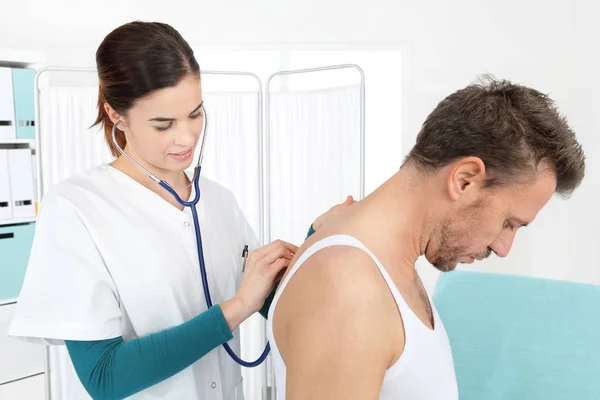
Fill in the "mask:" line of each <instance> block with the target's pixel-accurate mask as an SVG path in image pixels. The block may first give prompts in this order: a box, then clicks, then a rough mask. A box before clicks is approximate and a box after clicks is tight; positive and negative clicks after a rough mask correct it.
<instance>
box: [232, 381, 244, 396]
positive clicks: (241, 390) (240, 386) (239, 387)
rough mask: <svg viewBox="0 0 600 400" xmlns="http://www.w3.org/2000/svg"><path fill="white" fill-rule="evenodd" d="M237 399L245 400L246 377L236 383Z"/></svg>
mask: <svg viewBox="0 0 600 400" xmlns="http://www.w3.org/2000/svg"><path fill="white" fill-rule="evenodd" d="M234 393H235V397H234V399H235V400H244V378H242V379H240V382H239V383H238V384H237V385H235V391H234Z"/></svg>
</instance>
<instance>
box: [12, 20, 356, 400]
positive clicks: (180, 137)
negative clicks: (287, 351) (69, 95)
mask: <svg viewBox="0 0 600 400" xmlns="http://www.w3.org/2000/svg"><path fill="white" fill-rule="evenodd" d="M96 63H97V69H98V74H99V81H100V89H99V97H98V110H99V115H98V119H97V121H96V124H101V125H103V126H104V131H105V136H106V140H107V143H108V146H109V147H110V150H111V152H112V154H113V155H114V156H115V157H117V158H116V159H115V161H113V162H112V163H110V164H103V165H100V166H98V167H96V168H93V169H91V170H89V171H87V172H84V173H82V174H80V175H77V176H74V177H71V178H69V179H67V180H65V181H63V182H62V183H60V184H58V185H56V186H55V187H53V188H52V190H51V191H50V192H49V193H48V194H47V195H46V196H45V197H44V201H43V203H42V204H41V207H40V214H39V218H38V222H37V228H36V234H35V239H34V243H33V247H32V251H31V256H30V263H29V266H28V269H27V273H26V277H25V281H24V284H23V288H22V291H21V294H20V296H19V300H18V304H17V308H16V312H15V315H14V319H13V321H12V324H11V327H10V329H9V335H10V336H17V337H25V338H29V339H37V340H41V341H43V342H45V343H50V344H64V345H65V346H59V347H58V348H57V349H58V351H59V352H63V354H62V357H58V358H57V364H58V365H53V368H55V370H54V371H53V372H54V373H53V374H51V379H52V383H53V385H54V386H55V387H56V386H58V387H59V393H58V396H57V398H59V399H61V400H81V399H89V398H90V396H91V397H92V398H95V399H122V398H126V397H127V398H132V399H133V398H135V399H159V398H160V399H177V400H182V399H185V400H193V399H197V400H200V399H202V400H208V399H219V400H221V399H223V400H229V399H243V391H242V377H241V368H240V366H239V365H238V364H237V363H235V362H234V361H233V360H232V359H231V358H230V357H229V356H228V354H227V353H226V351H225V350H224V349H223V347H222V346H221V345H222V344H223V343H228V344H229V345H230V346H231V348H232V349H233V351H234V352H235V353H236V354H238V355H239V354H240V343H239V333H238V331H239V330H238V329H237V328H238V326H239V325H240V324H241V323H242V322H243V321H244V320H246V319H247V318H248V317H250V316H251V315H252V314H254V313H255V312H257V311H261V308H262V314H263V315H266V312H267V310H268V306H269V304H270V301H269V300H270V296H269V294H270V293H271V291H272V290H273V288H274V284H275V282H276V279H277V277H278V275H279V274H280V273H281V272H282V270H283V269H285V268H286V267H287V265H288V264H289V262H290V260H291V259H292V257H293V255H294V253H295V252H296V250H297V247H296V246H294V245H292V244H290V243H286V242H283V241H276V242H273V243H270V244H268V245H266V246H264V247H260V248H258V244H257V240H256V237H255V235H254V234H253V232H252V230H251V228H250V226H249V224H248V223H247V221H246V219H245V218H244V215H243V214H242V212H241V210H240V208H239V206H238V204H237V202H236V199H235V198H234V196H233V194H232V193H231V192H230V191H228V190H226V189H224V188H223V187H221V186H219V185H218V184H216V183H214V182H212V181H209V180H207V179H205V178H203V177H202V178H201V180H200V192H201V193H202V197H201V199H200V202H199V203H198V205H197V211H198V215H199V219H200V226H201V227H202V237H203V242H204V257H205V260H206V268H207V275H208V282H209V287H210V289H211V294H212V297H213V301H214V304H215V305H214V306H213V307H211V308H208V309H207V306H206V303H205V300H204V291H203V286H202V282H201V276H200V271H199V266H198V258H197V257H198V256H197V253H196V251H197V249H196V242H195V234H194V224H193V220H192V216H191V213H190V211H189V210H188V208H187V207H185V208H184V207H182V206H181V205H180V204H179V203H177V202H176V200H175V199H174V197H173V196H171V194H169V193H168V192H167V191H166V190H165V189H163V188H162V187H160V186H159V185H158V184H157V183H156V182H154V181H153V180H151V179H149V178H148V176H147V175H146V174H145V173H143V172H142V171H141V169H139V168H138V167H137V166H136V165H134V164H133V163H132V162H131V161H130V160H128V159H127V158H126V157H123V156H122V155H121V153H120V150H119V149H122V150H123V151H124V152H125V153H126V154H127V155H129V156H130V157H131V158H132V159H133V160H135V161H136V162H137V163H139V164H140V165H141V166H143V167H144V168H146V169H147V170H149V171H150V172H151V173H152V174H154V175H155V176H156V177H158V178H160V179H162V180H164V181H166V182H167V183H169V184H170V185H171V187H173V188H174V189H175V191H176V192H177V194H178V195H179V196H180V197H181V198H182V199H189V198H190V197H191V196H193V195H194V190H193V187H192V185H191V184H190V177H189V176H188V175H187V174H186V173H185V172H184V170H185V169H186V168H188V167H189V166H190V165H191V163H192V158H193V153H194V151H193V150H194V148H195V147H196V144H197V143H198V141H199V140H200V137H201V132H202V130H203V126H204V121H203V119H204V118H205V116H204V109H203V107H202V102H203V99H202V90H201V84H200V71H199V66H198V63H197V61H196V59H195V57H194V54H193V51H192V49H191V48H190V46H189V45H188V44H187V42H186V41H185V40H184V39H183V38H182V37H181V36H180V35H179V33H178V32H177V31H176V30H174V29H173V28H172V27H170V26H168V25H165V24H161V23H143V22H133V23H129V24H126V25H123V26H121V27H119V28H117V29H116V30H114V31H113V32H111V33H110V34H109V35H108V36H107V37H106V38H105V39H104V41H103V42H102V43H101V44H100V47H99V48H98V50H97V53H96ZM115 124H116V127H115V128H116V141H117V143H118V145H119V148H117V147H116V146H115V145H114V144H113V141H112V129H113V126H114V125H115ZM216 134H218V132H217V133H216ZM350 203H351V198H349V199H347V201H346V202H344V203H342V204H340V205H339V206H336V207H333V208H332V209H331V210H330V211H329V212H328V213H325V214H324V215H322V216H321V217H319V218H318V219H317V221H315V223H314V224H313V226H312V227H311V231H309V234H310V232H312V228H313V227H314V228H315V229H318V225H320V223H321V221H322V220H323V219H325V218H327V217H328V215H330V214H331V213H336V212H337V210H339V208H340V207H345V206H346V205H348V204H350ZM245 245H248V246H249V248H250V249H252V250H253V251H251V252H250V254H249V257H248V259H247V264H246V266H245V272H244V273H243V275H242V261H243V259H242V249H243V248H244V246H245ZM265 300H266V301H265ZM57 374H60V377H57V376H56V375H57Z"/></svg>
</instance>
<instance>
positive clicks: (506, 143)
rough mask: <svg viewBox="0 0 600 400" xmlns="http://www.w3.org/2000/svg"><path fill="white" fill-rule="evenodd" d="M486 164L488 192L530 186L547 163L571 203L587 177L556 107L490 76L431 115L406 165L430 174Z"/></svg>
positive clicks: (451, 97) (534, 93)
mask: <svg viewBox="0 0 600 400" xmlns="http://www.w3.org/2000/svg"><path fill="white" fill-rule="evenodd" d="M470 156H474V157H479V158H480V159H481V160H482V161H483V162H484V164H485V167H486V175H487V176H488V178H487V180H486V185H487V186H488V187H493V186H500V185H510V184H513V183H525V182H527V181H530V180H531V179H532V178H534V177H535V176H536V173H537V172H538V167H539V166H540V164H541V163H543V164H542V165H544V166H546V165H547V166H549V167H550V168H551V169H552V170H553V172H554V173H555V174H556V178H557V186H556V192H557V193H559V194H560V195H562V196H564V197H568V196H569V195H570V194H571V193H572V192H573V191H574V190H575V189H576V188H577V187H578V186H579V184H580V183H581V181H582V180H583V177H584V174H585V156H584V153H583V150H582V148H581V145H580V144H579V143H578V141H577V139H576V137H575V133H574V132H573V131H572V130H571V128H570V127H569V125H568V124H567V121H566V119H565V118H564V117H563V116H561V115H560V114H559V112H558V110H557V108H556V107H555V105H554V102H553V101H552V100H551V99H550V98H549V97H548V96H547V95H545V94H542V93H540V92H538V91H537V90H534V89H531V88H528V87H525V86H521V85H517V84H513V83H511V82H508V81H505V80H502V81H500V80H495V79H493V78H492V77H490V76H484V77H483V79H481V81H480V82H479V83H477V84H472V85H470V86H467V87H466V88H464V89H461V90H458V91H457V92H455V93H453V94H451V95H449V96H448V97H446V98H445V99H444V100H442V101H441V102H440V103H439V104H438V105H437V107H436V108H435V109H434V110H433V112H431V114H429V116H428V117H427V118H426V120H425V123H424V124H423V126H422V128H421V131H420V132H419V134H418V136H417V142H416V144H415V146H414V147H413V149H412V150H411V151H410V153H409V154H408V156H407V158H406V160H405V163H410V164H412V165H414V166H416V167H417V169H418V170H420V171H422V172H425V173H428V172H433V171H435V170H437V169H439V168H441V167H444V166H446V165H448V164H450V163H452V162H454V161H456V160H458V159H460V158H463V157H470Z"/></svg>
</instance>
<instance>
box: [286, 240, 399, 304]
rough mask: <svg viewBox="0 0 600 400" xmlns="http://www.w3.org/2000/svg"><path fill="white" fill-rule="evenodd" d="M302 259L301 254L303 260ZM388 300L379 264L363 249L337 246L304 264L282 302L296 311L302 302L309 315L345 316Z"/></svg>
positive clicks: (321, 251)
mask: <svg viewBox="0 0 600 400" xmlns="http://www.w3.org/2000/svg"><path fill="white" fill-rule="evenodd" d="M313 244H314V243H313ZM311 247H312V244H309V247H308V248H307V249H306V251H310V252H312V250H311ZM302 258H303V256H302V254H300V256H299V260H301V259H302ZM292 268H293V266H292ZM387 296H390V293H389V290H388V289H387V284H386V282H385V279H384V278H383V276H382V275H381V272H380V271H379V269H378V267H377V265H376V263H375V260H374V259H373V258H372V257H371V256H370V255H369V254H368V253H367V252H366V251H365V250H363V249H361V248H357V247H354V246H351V245H346V244H335V245H329V246H327V247H324V248H321V249H319V250H318V251H316V252H314V254H311V255H310V256H309V257H308V258H306V259H305V260H304V261H303V263H302V265H300V266H299V268H298V270H297V271H296V272H295V273H294V275H293V276H292V277H291V279H290V280H289V282H288V284H287V287H286V288H285V290H284V292H283V293H282V295H281V300H282V303H283V304H284V307H285V304H286V303H287V304H289V305H290V307H293V305H294V304H298V302H301V303H302V304H304V306H303V307H302V309H303V311H306V312H309V313H310V312H313V311H314V310H313V309H314V308H319V309H320V310H327V309H335V310H336V312H339V311H340V308H343V312H349V313H351V314H352V313H357V312H359V310H358V308H357V307H358V306H360V308H363V307H365V306H366V307H370V306H372V305H375V304H377V303H378V302H380V301H381V300H382V299H383V298H385V297H387ZM285 297H287V299H285ZM286 300H287V301H286ZM311 310H312V311H311Z"/></svg>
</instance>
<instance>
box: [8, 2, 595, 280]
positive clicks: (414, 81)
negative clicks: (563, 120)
mask: <svg viewBox="0 0 600 400" xmlns="http://www.w3.org/2000/svg"><path fill="white" fill-rule="evenodd" d="M598 11H600V6H598V5H597V3H596V2H594V1H592V0H587V1H586V0H571V1H553V2H546V1H542V0H505V1H503V2H497V1H478V0H456V1H452V2H446V1H444V0H422V1H419V2H414V1H399V0H371V1H369V2H366V1H358V0H326V1H324V0H303V1H289V0H288V1H285V0H279V1H275V0H271V1H267V0H254V1H242V0H236V1H199V0H195V1H171V2H164V1H156V0H152V1H148V0H146V1H142V0H135V1H128V2H125V1H117V0H106V1H99V0H97V1H89V2H83V1H77V2H76V1H74V0H71V1H67V0H55V1H41V0H39V1H31V0H21V1H19V2H11V6H10V8H9V9H8V10H6V9H4V10H2V14H3V15H4V18H3V23H2V24H1V25H0V48H2V47H12V48H28V49H35V50H45V51H46V52H47V56H48V60H49V62H50V63H53V64H73V65H93V62H94V58H93V57H94V52H95V49H96V47H97V46H98V44H99V43H100V41H101V40H102V38H103V37H104V35H106V34H107V33H108V32H109V31H110V30H111V29H113V28H114V27H116V26H117V25H118V24H121V23H123V22H126V21H129V20H131V19H143V20H160V21H164V22H168V23H170V24H172V25H173V26H175V27H176V28H177V29H178V30H179V31H180V32H181V33H182V34H183V35H184V37H186V38H187V39H188V41H189V42H190V43H192V44H193V45H194V46H202V45H206V44H210V45H213V44H214V45H221V44H268V43H324V42H325V43H335V42H360V43H379V44H381V43H384V42H385V43H389V42H395V43H405V44H407V45H408V46H409V48H410V53H411V71H410V73H411V77H410V87H408V88H407V90H408V91H409V93H408V100H409V104H408V105H407V106H408V107H409V120H408V121H407V125H405V126H407V129H406V131H405V132H402V143H403V146H402V147H403V148H402V149H401V148H390V146H386V143H385V141H384V140H379V141H378V142H377V143H373V142H370V143H368V144H369V148H368V149H367V157H368V154H369V152H375V151H377V154H379V156H380V157H379V159H380V160H384V161H381V162H379V163H378V164H375V163H371V164H368V165H367V168H368V169H369V173H368V175H369V176H370V177H371V178H370V181H369V182H367V187H368V188H374V187H375V186H376V185H378V184H379V183H381V182H382V181H383V180H384V179H385V178H386V177H388V176H389V175H391V174H392V173H393V172H394V171H395V169H396V168H397V166H398V165H399V164H400V161H401V159H402V157H403V155H404V154H405V153H406V151H407V149H408V148H409V147H410V146H411V145H412V144H413V142H414V137H415V135H416V132H417V131H418V129H419V126H420V124H421V122H422V121H423V119H424V118H425V117H426V115H427V114H428V113H429V112H430V111H431V109H432V108H433V107H434V106H435V105H436V103H437V102H438V101H439V100H440V99H441V98H442V97H444V96H445V95H447V94H449V93H450V92H451V91H454V90H456V89H458V88H460V87H462V86H464V85H466V84H467V83H469V82H471V81H472V80H473V79H474V78H475V76H476V75H477V74H481V73H485V72H489V73H493V74H495V75H496V76H498V77H502V78H508V79H511V80H515V81H518V82H520V83H524V84H528V85H531V86H533V87H535V88H538V89H539V90H541V91H544V92H548V93H550V94H551V95H552V97H553V98H554V99H555V100H556V101H557V102H558V104H559V106H560V108H561V109H562V110H563V112H564V113H565V114H566V115H567V117H568V119H569V121H570V122H571V124H572V126H573V127H574V128H575V130H576V132H577V133H578V135H579V137H580V139H581V142H582V143H583V146H584V149H585V151H586V153H587V155H588V157H589V158H588V164H587V168H588V169H587V177H586V179H585V181H584V183H583V185H582V187H581V188H580V189H579V191H578V192H577V193H576V194H575V196H574V197H573V198H572V199H571V200H569V201H568V202H563V201H560V200H556V201H552V202H551V204H550V205H549V206H548V207H547V208H546V209H545V210H543V212H542V213H541V214H540V215H539V218H538V220H537V221H536V223H534V225H533V226H531V227H529V228H527V229H526V231H527V232H525V231H523V232H522V233H519V235H518V239H517V243H516V244H515V247H514V252H513V254H512V255H511V256H510V257H509V258H508V260H504V261H503V262H498V260H493V261H489V262H485V263H483V264H482V266H481V267H482V269H484V270H489V269H493V270H498V271H507V272H515V273H523V274H534V275H537V276H548V277H553V278H561V279H571V280H578V281H584V282H592V283H598V284H600V253H599V250H597V248H598V247H599V246H600V235H597V234H596V229H595V228H596V227H598V226H600V212H599V211H597V209H596V208H595V205H596V204H598V203H599V202H600V157H599V156H600V139H597V137H598V133H599V132H598V131H599V129H598V128H599V126H600V120H599V119H600V116H596V115H600V114H597V113H596V112H595V111H597V110H598V109H599V106H600V100H599V98H598V96H596V93H595V91H596V90H600V77H599V76H598V74H597V73H596V71H598V70H600V68H599V67H600V56H598V51H597V46H596V38H598V37H600V27H597V25H596V24H595V20H594V15H596V14H597V12H598ZM67 13H71V14H70V15H68V14H67ZM7 14H8V15H7ZM198 58H199V60H200V63H201V64H202V55H201V54H199V55H198ZM385 134H386V135H390V136H389V137H390V138H391V137H397V136H396V135H400V134H401V133H400V132H386V133H385ZM367 135H369V133H367ZM371 154H373V153H371ZM374 170H375V172H373V171H374ZM476 268H479V267H476ZM423 270H424V272H423V273H424V274H425V275H426V276H427V278H428V279H427V281H428V286H429V287H431V284H432V283H433V281H434V277H435V274H433V273H432V270H431V268H424V269H423Z"/></svg>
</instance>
